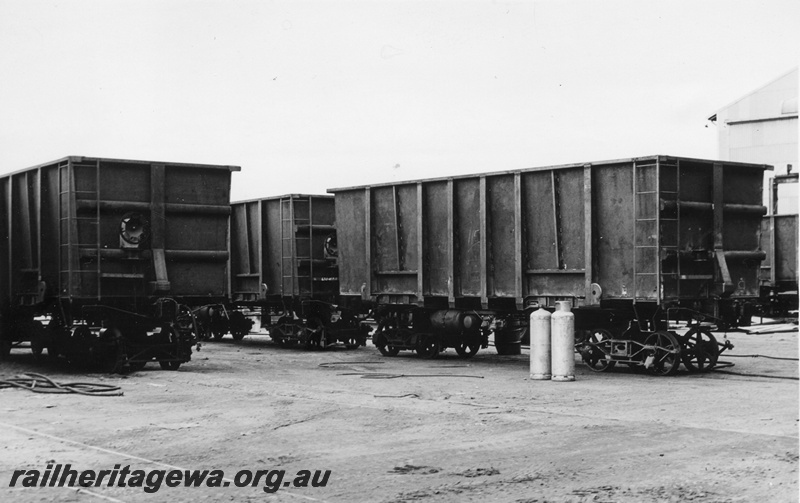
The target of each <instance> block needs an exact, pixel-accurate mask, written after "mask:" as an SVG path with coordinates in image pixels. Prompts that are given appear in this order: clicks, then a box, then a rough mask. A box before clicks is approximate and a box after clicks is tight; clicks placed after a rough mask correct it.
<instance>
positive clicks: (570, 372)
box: [550, 300, 575, 381]
mask: <svg viewBox="0 0 800 503" xmlns="http://www.w3.org/2000/svg"><path fill="white" fill-rule="evenodd" d="M571 307H572V303H571V302H570V301H568V300H565V301H560V302H556V311H555V312H554V313H553V315H552V316H551V317H550V327H551V328H550V329H551V344H552V348H551V351H552V373H553V380H554V381H574V380H575V315H574V314H572V311H571Z"/></svg>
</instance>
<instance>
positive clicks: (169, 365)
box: [158, 360, 181, 370]
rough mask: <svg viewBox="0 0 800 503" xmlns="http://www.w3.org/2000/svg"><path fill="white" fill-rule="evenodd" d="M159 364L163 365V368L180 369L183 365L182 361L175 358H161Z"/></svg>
mask: <svg viewBox="0 0 800 503" xmlns="http://www.w3.org/2000/svg"><path fill="white" fill-rule="evenodd" d="M158 364H159V365H161V370H178V368H179V367H180V366H181V362H176V361H173V360H159V361H158Z"/></svg>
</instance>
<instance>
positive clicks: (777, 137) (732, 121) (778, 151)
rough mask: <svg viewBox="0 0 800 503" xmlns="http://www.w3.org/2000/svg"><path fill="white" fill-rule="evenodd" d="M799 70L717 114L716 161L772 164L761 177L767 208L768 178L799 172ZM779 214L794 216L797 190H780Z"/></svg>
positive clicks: (796, 208)
mask: <svg viewBox="0 0 800 503" xmlns="http://www.w3.org/2000/svg"><path fill="white" fill-rule="evenodd" d="M797 97H798V69H797V68H795V69H793V70H792V71H790V72H789V73H786V74H785V75H783V76H781V77H779V78H778V79H776V80H774V81H772V82H771V83H769V84H767V85H766V86H764V87H762V88H760V89H758V90H756V91H754V92H752V93H750V94H748V95H746V96H744V97H743V98H741V99H739V100H737V101H735V102H734V103H732V104H730V105H728V106H727V107H725V108H723V109H722V110H720V111H719V112H717V114H716V124H717V128H718V131H719V158H720V159H722V160H726V161H741V162H754V163H763V164H771V165H773V166H774V167H775V171H774V172H765V174H764V195H763V197H764V204H765V205H766V206H767V207H770V206H771V205H770V204H769V200H770V187H771V182H770V180H771V178H772V177H773V176H774V175H779V174H786V173H787V172H789V171H791V172H794V173H796V172H797V171H798V168H800V166H798V127H797V124H798V118H797V117H798V113H797ZM778 208H779V212H780V213H784V212H786V213H797V211H798V204H797V186H796V185H794V186H793V187H786V188H785V189H784V188H783V187H782V191H781V200H780V201H779V203H778Z"/></svg>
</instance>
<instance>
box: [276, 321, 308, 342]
mask: <svg viewBox="0 0 800 503" xmlns="http://www.w3.org/2000/svg"><path fill="white" fill-rule="evenodd" d="M301 330H302V327H300V326H299V325H297V324H296V323H294V322H293V321H287V320H282V321H278V324H277V325H273V326H271V327H269V336H270V337H271V338H272V340H273V341H275V343H276V344H278V345H280V346H281V347H284V348H291V347H293V346H295V345H296V344H297V340H298V338H299V336H300V331H301Z"/></svg>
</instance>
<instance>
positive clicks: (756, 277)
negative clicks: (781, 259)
mask: <svg viewBox="0 0 800 503" xmlns="http://www.w3.org/2000/svg"><path fill="white" fill-rule="evenodd" d="M714 169H715V170H717V174H716V179H715V183H716V184H719V183H720V180H719V179H720V178H721V179H722V180H721V181H722V197H721V199H722V211H715V215H716V216H715V218H717V219H719V218H721V219H722V224H721V225H720V224H719V223H717V224H716V225H717V228H718V229H719V228H720V227H721V230H717V235H716V238H715V253H716V256H717V271H718V274H719V276H718V282H721V283H722V286H721V288H719V287H718V288H717V290H718V291H719V292H721V294H722V295H724V296H727V295H730V297H732V298H755V297H758V296H759V292H760V269H761V261H762V260H763V259H764V258H765V256H766V254H765V253H763V252H762V251H761V250H760V244H761V220H762V218H763V216H764V214H765V213H766V212H767V208H766V207H765V206H762V199H761V194H762V184H763V179H764V173H763V170H762V169H754V168H752V167H741V166H735V165H733V166H728V165H715V166H714ZM719 199H720V196H719V195H715V209H716V205H717V204H718V203H717V202H716V201H718V200H719ZM720 234H721V235H720ZM795 250H796V248H795ZM720 252H721V253H720ZM723 262H724V263H723ZM726 267H727V269H728V272H727V274H726V273H725V268H726ZM728 278H730V282H729V281H728ZM720 280H721V281H720Z"/></svg>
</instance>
